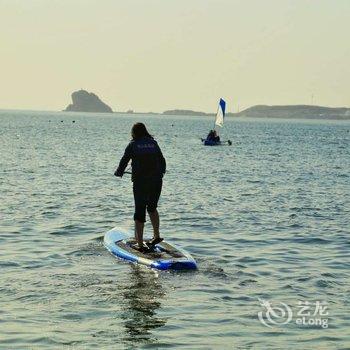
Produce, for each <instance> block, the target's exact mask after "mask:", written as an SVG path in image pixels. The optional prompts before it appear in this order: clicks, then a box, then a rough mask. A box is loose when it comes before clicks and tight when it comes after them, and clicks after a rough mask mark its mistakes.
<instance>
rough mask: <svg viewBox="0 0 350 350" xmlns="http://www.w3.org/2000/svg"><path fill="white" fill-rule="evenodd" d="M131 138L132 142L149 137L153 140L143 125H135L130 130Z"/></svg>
mask: <svg viewBox="0 0 350 350" xmlns="http://www.w3.org/2000/svg"><path fill="white" fill-rule="evenodd" d="M131 136H132V139H133V140H137V139H140V138H142V137H150V138H152V139H153V136H152V135H151V134H150V133H149V132H148V131H147V129H146V126H145V124H143V123H136V124H134V125H133V127H132V128H131Z"/></svg>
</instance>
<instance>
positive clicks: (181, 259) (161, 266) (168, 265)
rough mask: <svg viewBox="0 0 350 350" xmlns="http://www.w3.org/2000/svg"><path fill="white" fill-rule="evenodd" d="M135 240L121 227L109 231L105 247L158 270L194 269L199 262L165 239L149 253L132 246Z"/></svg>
mask: <svg viewBox="0 0 350 350" xmlns="http://www.w3.org/2000/svg"><path fill="white" fill-rule="evenodd" d="M134 243H135V240H134V239H133V238H132V237H131V234H130V233H129V232H128V231H126V230H123V229H121V228H119V227H115V228H113V229H112V230H110V231H108V232H107V233H106V234H105V236H104V245H105V247H106V248H107V249H108V250H109V251H110V252H111V253H112V254H113V255H114V256H116V257H119V258H122V259H125V260H127V261H131V262H134V263H137V264H142V265H146V266H149V267H151V268H154V269H158V270H192V269H196V268H197V264H196V262H195V260H194V259H193V258H192V256H191V255H190V254H189V253H187V252H186V251H184V250H182V249H180V248H178V247H175V246H174V245H172V244H170V243H167V242H165V241H163V242H160V243H158V244H156V245H155V247H154V249H153V250H152V251H151V252H148V253H141V252H139V251H137V250H136V249H133V248H132V246H131V245H132V244H134Z"/></svg>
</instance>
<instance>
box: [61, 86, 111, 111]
mask: <svg viewBox="0 0 350 350" xmlns="http://www.w3.org/2000/svg"><path fill="white" fill-rule="evenodd" d="M72 101H73V103H72V104H70V105H69V106H68V107H67V108H66V109H65V110H64V111H65V112H95V113H113V111H112V108H111V107H109V106H108V105H106V104H105V103H104V102H102V101H101V100H100V98H99V97H98V96H97V95H95V94H94V93H92V92H87V91H85V90H79V91H74V92H73V93H72Z"/></svg>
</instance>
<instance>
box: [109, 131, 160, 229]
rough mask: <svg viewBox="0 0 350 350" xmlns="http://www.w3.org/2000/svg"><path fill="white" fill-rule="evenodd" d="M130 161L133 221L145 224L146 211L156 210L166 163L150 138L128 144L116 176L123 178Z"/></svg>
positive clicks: (155, 142) (156, 145) (155, 143)
mask: <svg viewBox="0 0 350 350" xmlns="http://www.w3.org/2000/svg"><path fill="white" fill-rule="evenodd" d="M130 159H131V160H132V162H131V166H132V176H131V178H132V181H133V192H134V200H135V214H134V220H138V221H141V222H145V221H146V209H147V211H148V212H150V213H152V212H154V211H155V210H156V208H157V205H158V200H159V197H160V193H161V191H162V178H163V175H164V173H165V170H166V162H165V159H164V157H163V154H162V151H161V150H160V148H159V146H158V144H157V141H155V140H154V139H153V138H150V137H143V138H141V139H138V140H133V141H131V142H130V143H129V145H128V146H127V147H126V149H125V153H124V156H123V157H122V159H121V160H120V163H119V166H118V169H117V170H116V171H115V175H116V176H120V177H121V176H123V174H124V171H125V168H126V167H127V165H128V162H129V160H130Z"/></svg>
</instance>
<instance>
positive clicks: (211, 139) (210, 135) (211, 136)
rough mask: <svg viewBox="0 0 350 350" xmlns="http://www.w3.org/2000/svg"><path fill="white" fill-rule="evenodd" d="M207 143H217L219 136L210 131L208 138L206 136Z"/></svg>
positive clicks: (214, 131)
mask: <svg viewBox="0 0 350 350" xmlns="http://www.w3.org/2000/svg"><path fill="white" fill-rule="evenodd" d="M207 140H208V141H214V142H219V141H220V136H219V135H218V134H217V132H216V130H215V129H214V130H210V132H209V134H208V136H207Z"/></svg>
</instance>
